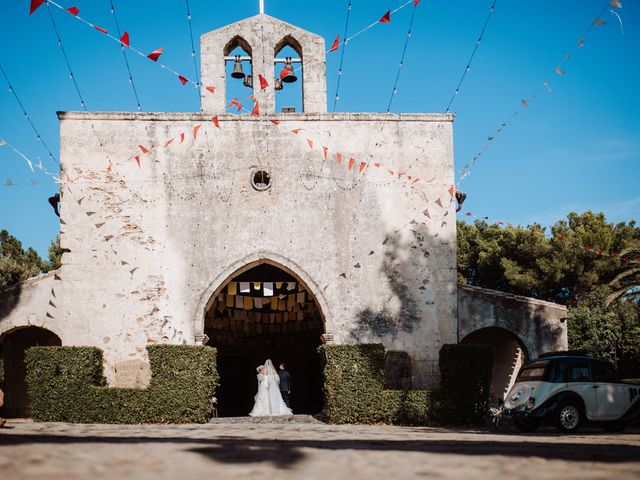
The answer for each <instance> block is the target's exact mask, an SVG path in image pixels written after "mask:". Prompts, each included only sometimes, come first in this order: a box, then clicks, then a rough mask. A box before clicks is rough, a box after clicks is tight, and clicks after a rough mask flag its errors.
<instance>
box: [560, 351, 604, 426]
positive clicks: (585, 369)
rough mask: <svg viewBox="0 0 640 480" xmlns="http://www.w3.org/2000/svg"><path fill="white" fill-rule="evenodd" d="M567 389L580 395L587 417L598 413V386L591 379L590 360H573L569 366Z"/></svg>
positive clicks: (592, 416)
mask: <svg viewBox="0 0 640 480" xmlns="http://www.w3.org/2000/svg"><path fill="white" fill-rule="evenodd" d="M566 375H567V389H568V390H569V391H572V392H575V393H577V394H578V395H580V398H582V401H583V402H584V408H585V410H586V414H587V418H589V419H593V418H595V417H596V416H597V414H598V409H597V401H596V390H597V389H596V388H594V387H595V385H594V384H593V381H592V380H591V368H590V365H589V362H588V361H586V360H585V361H576V362H571V364H570V365H569V367H568V368H567V373H566Z"/></svg>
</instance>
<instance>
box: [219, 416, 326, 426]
mask: <svg viewBox="0 0 640 480" xmlns="http://www.w3.org/2000/svg"><path fill="white" fill-rule="evenodd" d="M209 423H215V424H246V423H267V424H292V423H322V422H321V421H320V420H318V419H316V418H315V417H314V416H312V415H292V416H279V417H249V416H247V417H218V418H212V419H211V420H209Z"/></svg>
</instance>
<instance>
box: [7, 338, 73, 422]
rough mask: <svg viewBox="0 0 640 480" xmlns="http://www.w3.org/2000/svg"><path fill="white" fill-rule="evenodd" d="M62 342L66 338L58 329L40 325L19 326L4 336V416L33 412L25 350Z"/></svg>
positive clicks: (18, 416)
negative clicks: (28, 387) (28, 388)
mask: <svg viewBox="0 0 640 480" xmlns="http://www.w3.org/2000/svg"><path fill="white" fill-rule="evenodd" d="M60 345H62V342H61V341H60V338H58V336H57V335H56V334H55V333H53V332H51V331H49V330H46V329H44V328H40V327H24V328H18V329H16V330H12V331H10V332H8V333H5V334H4V335H2V336H1V337H0V353H1V354H2V360H3V364H4V372H3V375H2V384H1V385H2V387H1V388H2V391H3V392H4V407H3V413H2V416H4V417H7V418H27V417H30V416H31V406H30V402H29V395H28V394H27V382H26V368H25V364H24V353H25V351H26V350H27V349H28V348H31V347H37V346H43V347H55V346H58V347H59V346H60Z"/></svg>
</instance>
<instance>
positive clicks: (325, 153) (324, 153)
mask: <svg viewBox="0 0 640 480" xmlns="http://www.w3.org/2000/svg"><path fill="white" fill-rule="evenodd" d="M328 151H329V149H328V148H327V147H322V154H323V155H324V159H325V160H326V159H327V152H328Z"/></svg>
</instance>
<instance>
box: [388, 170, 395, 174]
mask: <svg viewBox="0 0 640 480" xmlns="http://www.w3.org/2000/svg"><path fill="white" fill-rule="evenodd" d="M387 172H389V175H395V174H396V172H394V171H393V170H387Z"/></svg>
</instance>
